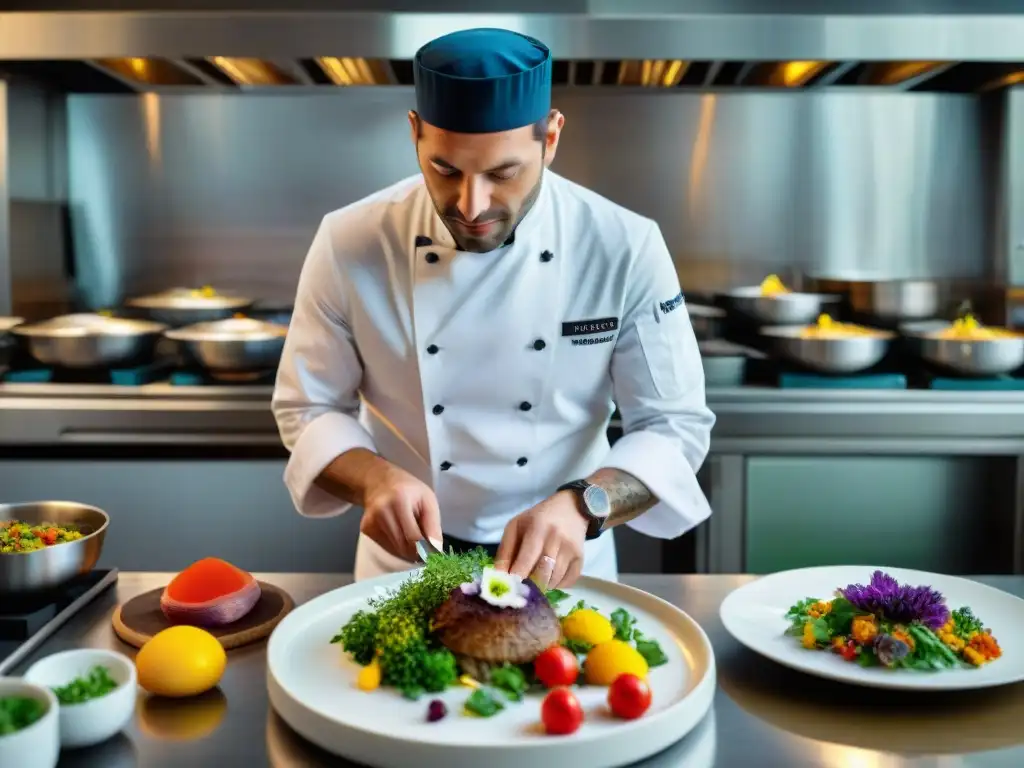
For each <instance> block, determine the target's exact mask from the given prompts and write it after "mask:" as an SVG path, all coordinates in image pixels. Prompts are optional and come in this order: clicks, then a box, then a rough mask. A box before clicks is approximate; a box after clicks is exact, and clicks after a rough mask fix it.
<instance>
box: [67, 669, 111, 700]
mask: <svg viewBox="0 0 1024 768" xmlns="http://www.w3.org/2000/svg"><path fill="white" fill-rule="evenodd" d="M115 688H117V683H116V682H114V679H113V678H112V677H111V676H110V670H109V669H107V668H106V667H103V666H95V667H93V668H92V669H90V670H89V673H88V674H87V675H85V676H84V677H78V678H75V679H74V680H72V681H71V682H70V683H68V684H67V685H62V686H58V687H56V688H54V689H53V693H54V695H55V696H56V697H57V701H59V702H60V703H61V704H63V705H65V706H66V705H69V704H81V703H83V702H86V701H91V700H92V699H98V698H100V697H101V696H106V695H107V694H108V693H110V692H111V691H112V690H114V689H115Z"/></svg>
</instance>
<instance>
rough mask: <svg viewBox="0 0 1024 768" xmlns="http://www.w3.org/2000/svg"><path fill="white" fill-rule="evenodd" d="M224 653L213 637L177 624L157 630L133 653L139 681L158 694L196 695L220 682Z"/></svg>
mask: <svg viewBox="0 0 1024 768" xmlns="http://www.w3.org/2000/svg"><path fill="white" fill-rule="evenodd" d="M227 660H228V657H227V654H226V653H225V652H224V647H223V646H222V645H221V644H220V642H219V641H218V640H217V638H216V637H214V636H213V635H211V634H210V633H209V632H207V631H206V630H203V629H199V628H198V627H189V626H185V625H180V626H176V627H170V628H168V629H165V630H163V631H162V632H158V633H157V634H155V635H154V636H153V637H152V638H150V640H149V641H148V642H147V643H146V644H145V645H143V646H142V648H141V649H140V650H139V653H138V655H137V656H136V657H135V668H136V670H137V671H138V675H139V685H141V686H142V687H143V688H145V689H146V690H147V691H149V692H150V693H152V694H155V695H157V696H168V697H172V698H179V697H183V696H196V695H198V694H200V693H203V692H205V691H208V690H210V689H211V688H213V687H214V686H215V685H217V683H219V682H220V679H221V676H222V675H223V674H224V667H225V665H226V664H227Z"/></svg>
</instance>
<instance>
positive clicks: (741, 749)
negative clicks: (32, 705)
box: [18, 573, 1024, 768]
mask: <svg viewBox="0 0 1024 768" xmlns="http://www.w3.org/2000/svg"><path fill="white" fill-rule="evenodd" d="M258 577H259V578H260V579H263V580H265V581H268V582H271V583H274V584H276V585H278V586H280V587H281V588H283V589H285V590H286V591H288V592H289V593H290V594H291V595H292V597H294V598H295V601H296V603H302V602H305V601H307V600H309V599H311V598H312V597H315V596H316V595H319V594H322V593H324V592H326V591H329V590H331V589H335V588H336V587H339V586H342V585H344V584H347V583H349V582H350V581H351V578H350V577H348V576H342V575H322V574H259V575H258ZM168 578H170V574H159V573H122V574H121V577H120V580H119V582H118V585H117V587H116V594H115V593H114V591H113V590H112V591H111V592H108V593H107V594H105V595H104V596H103V597H102V598H100V599H99V600H98V601H96V602H95V603H93V604H91V605H90V606H88V607H87V608H86V609H85V610H84V611H83V612H82V613H81V614H79V615H78V616H76V617H75V618H74V619H72V620H71V621H70V622H69V623H68V624H66V625H65V626H64V627H63V628H62V629H61V630H59V631H58V633H57V634H56V635H55V636H54V637H53V638H51V639H50V640H49V641H48V642H47V643H46V644H45V645H44V646H43V647H42V648H41V649H40V650H39V651H38V652H37V654H36V655H34V656H33V657H31V658H30V659H29V660H28V661H27V662H26V666H27V665H28V664H31V663H32V661H34V660H35V659H36V658H39V657H40V656H42V655H48V654H50V653H54V652H57V651H60V650H65V649H69V648H79V647H97V648H113V649H117V650H120V651H121V652H123V653H127V654H128V655H133V654H134V649H132V648H130V647H128V646H126V645H124V644H122V643H121V642H120V641H119V640H118V639H117V638H116V636H115V635H114V633H113V630H112V629H111V626H110V617H111V613H112V611H113V608H114V606H115V605H116V604H117V602H118V601H125V600H127V599H129V598H131V597H132V596H134V595H136V594H139V593H141V592H145V591H148V590H150V589H153V588H156V587H159V586H162V585H164V584H165V583H166V582H167V580H168ZM752 578H753V577H750V576H639V575H638V576H624V577H623V581H625V582H627V583H629V584H632V585H633V586H636V587H639V588H641V589H644V590H646V591H648V592H651V593H652V594H655V595H658V596H659V597H662V598H664V599H666V600H668V601H670V602H672V603H674V604H675V605H678V606H679V607H681V608H682V609H683V610H685V611H686V612H687V613H689V614H690V615H691V616H692V617H693V618H694V619H696V620H697V621H698V622H700V624H701V626H703V627H704V629H705V631H706V632H707V633H708V636H709V637H710V638H711V643H712V645H713V646H714V649H715V657H716V661H717V663H718V690H717V692H716V694H715V702H714V708H713V710H712V714H709V717H708V719H707V720H705V722H704V723H703V724H702V725H701V726H700V727H698V729H697V730H696V731H694V733H692V734H691V735H690V736H688V737H687V738H686V739H684V740H683V741H682V742H680V744H678V745H677V746H676V747H674V748H672V749H671V750H669V751H668V752H667V753H665V754H663V755H659V756H658V757H656V758H653V759H652V760H649V761H647V762H646V763H643V765H644V766H647V767H648V768H669V767H670V766H671V767H672V768H675V767H676V766H679V765H684V764H685V765H687V766H693V768H702V766H704V765H714V766H728V767H729V768H747V767H748V766H749V767H751V768H753V767H754V766H756V767H757V768H774V767H775V766H779V767H780V768H782V767H785V768H797V767H798V766H821V767H822V768H869V767H870V768H895V767H896V766H900V767H902V766H922V768H923V767H925V766H929V767H932V768H940V766H941V767H945V766H984V767H985V768H990V767H991V768H1003V767H1004V766H1005V768H1011V766H1020V765H1024V728H1022V726H1021V722H1022V719H1024V684H1020V685H1015V686H1008V687H1005V688H1001V689H995V690H989V691H979V692H976V693H955V694H952V695H943V694H928V695H906V694H903V695H901V694H899V693H897V692H891V691H877V690H871V689H867V688H857V687H852V686H842V685H839V684H836V683H830V682H827V681H824V680H818V679H817V678H812V677H808V676H804V675H801V674H798V673H796V672H792V671H790V670H788V669H786V668H784V667H780V666H778V665H775V664H773V663H771V662H769V661H766V660H764V659H761V658H760V657H758V656H756V655H755V654H753V653H751V652H749V651H747V650H745V649H743V648H741V647H740V646H739V645H737V643H735V642H734V641H733V640H732V638H731V637H729V636H728V635H727V634H726V633H725V630H724V629H723V627H722V624H721V622H720V621H719V619H718V607H719V605H720V604H721V602H722V599H723V598H724V597H725V596H726V595H727V594H728V593H729V592H730V591H731V590H732V589H734V588H735V587H737V586H739V585H741V584H744V583H746V582H747V581H750V580H751V579H752ZM978 580H979V581H983V582H985V583H988V584H992V585H993V586H996V587H999V588H1000V589H1004V590H1006V591H1008V592H1011V593H1013V594H1016V595H1021V596H1024V578H1019V577H979V578H978ZM265 647H266V646H265V644H263V643H260V644H257V645H255V646H250V647H247V648H241V649H238V650H235V651H231V652H230V654H229V662H228V668H227V671H226V673H225V675H224V679H223V681H222V682H221V686H220V690H219V693H217V692H216V691H215V692H213V693H214V694H216V695H205V696H204V697H201V699H200V700H198V701H178V702H160V703H159V705H157V704H156V702H157V701H158V700H154V699H147V698H146V697H144V696H140V701H139V706H138V709H137V714H136V718H135V720H134V721H133V723H132V724H131V725H130V726H129V728H128V730H127V731H126V732H125V734H124V735H123V736H122V737H119V738H118V739H116V740H114V741H111V742H108V743H107V744H105V745H101V746H99V747H96V748H93V749H92V750H86V751H81V752H78V753H68V752H65V753H64V755H63V759H62V761H61V763H60V766H61V768H67V767H68V766H75V767H76V768H81V767H88V768H122V767H127V766H139V767H140V768H165V767H166V768H172V767H173V768H181V766H196V767H197V768H199V767H200V766H220V767H223V768H228V766H232V767H233V766H245V768H259V767H260V766H275V768H282V767H284V766H289V767H290V766H309V767H310V768H314V767H316V766H321V765H324V766H326V765H335V766H345V765H351V764H347V763H345V762H343V761H338V760H336V759H334V758H331V757H330V756H328V755H326V754H325V753H323V752H321V751H319V750H318V749H316V748H314V747H312V746H310V745H308V744H306V743H305V742H304V741H302V740H301V739H300V738H299V737H298V736H296V735H295V734H294V733H293V732H291V730H290V729H289V728H288V727H287V726H285V725H284V724H283V722H281V720H280V719H279V718H278V717H277V716H276V715H275V714H273V713H272V712H271V711H270V710H269V708H268V703H267V691H266V677H265V676H266V670H265V666H266V653H265ZM22 671H24V667H22V668H21V669H19V670H18V672H19V673H20V672H22ZM218 713H222V719H220V721H219V725H217V721H218ZM213 725H216V727H215V728H214V729H213V730H212V732H208V733H205V734H204V733H203V730H204V726H206V730H207V731H209V728H210V727H211V726H213ZM196 732H198V733H197V734H196V735H193V736H191V737H189V736H188V734H189V733H196ZM712 748H713V750H712ZM712 751H713V758H712V759H710V760H708V759H707V758H706V756H707V755H709V754H711V753H712ZM410 764H411V765H414V764H415V762H414V761H411V762H410Z"/></svg>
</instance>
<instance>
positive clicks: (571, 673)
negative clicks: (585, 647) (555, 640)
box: [533, 645, 580, 688]
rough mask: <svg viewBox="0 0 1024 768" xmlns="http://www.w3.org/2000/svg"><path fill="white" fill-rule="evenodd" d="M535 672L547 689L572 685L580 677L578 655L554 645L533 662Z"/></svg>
mask: <svg viewBox="0 0 1024 768" xmlns="http://www.w3.org/2000/svg"><path fill="white" fill-rule="evenodd" d="M533 672H534V674H536V675H537V679H538V680H540V681H541V682H542V683H543V684H544V687H545V688H556V687H558V686H560V685H572V684H573V683H575V682H576V678H577V677H579V675H580V665H579V662H578V661H577V660H576V654H574V653H573V652H572V651H570V650H569V649H568V648H565V647H563V646H561V645H553V646H551V647H550V648H548V649H547V650H546V651H544V652H543V653H541V655H540V656H538V657H537V658H536V659H534V660H533Z"/></svg>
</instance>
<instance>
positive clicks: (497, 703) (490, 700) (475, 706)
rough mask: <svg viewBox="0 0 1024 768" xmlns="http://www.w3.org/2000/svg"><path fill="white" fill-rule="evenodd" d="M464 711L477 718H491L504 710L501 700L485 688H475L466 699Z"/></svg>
mask: <svg viewBox="0 0 1024 768" xmlns="http://www.w3.org/2000/svg"><path fill="white" fill-rule="evenodd" d="M465 707H466V711H468V712H470V713H472V714H474V715H477V716H479V717H493V716H494V715H496V714H498V713H499V712H501V710H503V709H504V708H505V705H504V704H502V703H501V700H500V699H498V698H496V697H495V696H494V695H493V694H491V692H490V691H488V690H487V689H486V688H477V689H476V690H475V691H473V693H471V694H470V695H469V698H468V699H466V704H465Z"/></svg>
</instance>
